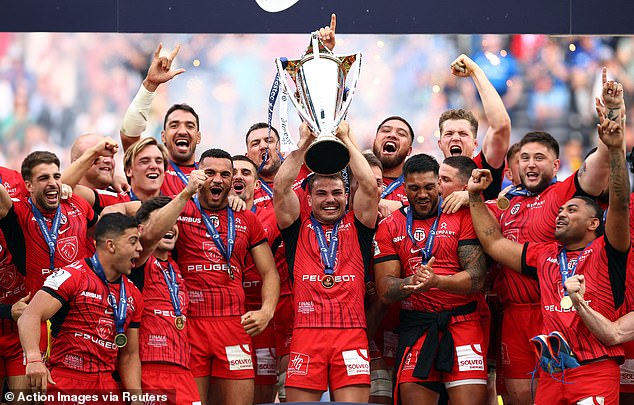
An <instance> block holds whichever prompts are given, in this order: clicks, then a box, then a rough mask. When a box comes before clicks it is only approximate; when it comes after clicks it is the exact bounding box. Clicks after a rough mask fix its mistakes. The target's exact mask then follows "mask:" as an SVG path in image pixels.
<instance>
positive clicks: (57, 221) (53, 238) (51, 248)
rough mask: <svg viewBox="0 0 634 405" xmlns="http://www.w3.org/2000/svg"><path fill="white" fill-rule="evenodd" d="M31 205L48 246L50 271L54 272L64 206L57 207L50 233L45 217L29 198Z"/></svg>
mask: <svg viewBox="0 0 634 405" xmlns="http://www.w3.org/2000/svg"><path fill="white" fill-rule="evenodd" d="M29 204H31V211H33V216H34V217H35V221H36V222H37V224H38V226H39V227H40V231H42V236H44V241H45V242H46V245H47V246H48V258H49V260H50V265H49V269H50V270H53V269H55V249H56V248H57V237H58V236H59V227H60V226H61V224H62V206H61V204H60V205H58V206H57V211H56V212H55V217H54V218H53V225H52V226H51V230H50V232H49V230H48V226H47V225H46V221H45V220H44V216H43V215H42V213H41V212H40V210H39V209H38V208H37V207H36V206H35V204H33V201H31V198H29Z"/></svg>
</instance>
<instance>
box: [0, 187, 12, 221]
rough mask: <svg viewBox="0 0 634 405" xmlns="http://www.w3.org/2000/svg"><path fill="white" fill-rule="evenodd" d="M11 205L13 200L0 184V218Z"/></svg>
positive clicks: (6, 212)
mask: <svg viewBox="0 0 634 405" xmlns="http://www.w3.org/2000/svg"><path fill="white" fill-rule="evenodd" d="M11 207H13V200H11V196H10V195H9V192H8V191H7V189H6V188H4V185H2V184H0V219H2V218H4V217H6V216H7V214H8V213H9V210H10V209H11Z"/></svg>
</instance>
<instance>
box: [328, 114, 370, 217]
mask: <svg viewBox="0 0 634 405" xmlns="http://www.w3.org/2000/svg"><path fill="white" fill-rule="evenodd" d="M337 136H338V137H339V139H341V141H342V142H343V143H344V144H345V145H346V147H347V148H348V152H349V153H350V163H348V164H349V165H350V170H351V171H352V175H353V176H354V178H355V179H356V180H357V182H358V183H359V188H358V189H357V192H356V193H355V195H354V201H352V210H353V211H354V215H355V217H356V218H357V219H358V220H359V221H360V222H361V223H362V224H363V225H365V226H366V227H368V228H372V229H374V227H375V226H376V218H377V215H378V207H379V199H380V198H381V196H380V194H379V189H378V188H377V186H376V178H375V177H374V173H373V172H372V169H371V168H370V164H369V163H368V161H367V160H366V159H365V158H364V157H363V154H362V153H361V151H359V149H358V148H357V146H356V144H355V143H354V142H353V141H352V138H351V137H350V127H349V126H348V123H347V122H346V121H341V124H339V128H337Z"/></svg>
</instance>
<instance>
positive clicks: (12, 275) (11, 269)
mask: <svg viewBox="0 0 634 405" xmlns="http://www.w3.org/2000/svg"><path fill="white" fill-rule="evenodd" d="M16 279H17V277H16V272H15V266H13V265H11V266H7V267H2V268H0V285H1V286H2V287H3V288H4V289H5V290H11V289H13V286H14V285H15V282H16Z"/></svg>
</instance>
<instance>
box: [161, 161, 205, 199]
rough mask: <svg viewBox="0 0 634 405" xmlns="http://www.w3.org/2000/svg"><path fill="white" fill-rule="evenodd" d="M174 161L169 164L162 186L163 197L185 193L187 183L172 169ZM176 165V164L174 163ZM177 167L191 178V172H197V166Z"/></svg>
mask: <svg viewBox="0 0 634 405" xmlns="http://www.w3.org/2000/svg"><path fill="white" fill-rule="evenodd" d="M172 163H173V162H172V161H170V162H169V163H168V164H167V170H165V177H164V178H163V185H162V186H161V194H163V195H176V194H178V193H180V192H181V191H183V189H184V188H185V186H186V185H187V183H186V182H185V183H183V180H181V179H180V177H178V174H177V173H176V170H174V168H173V167H172ZM174 164H176V163H174ZM177 167H178V168H179V169H180V170H181V171H182V172H183V174H184V175H185V176H189V174H190V173H191V172H193V171H194V170H196V167H197V164H193V165H191V166H189V165H184V166H182V165H177Z"/></svg>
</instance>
